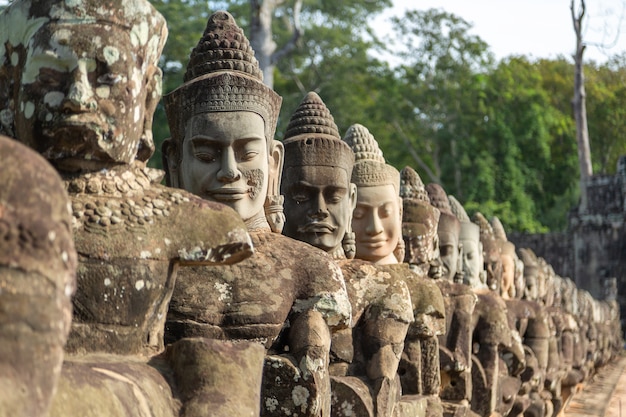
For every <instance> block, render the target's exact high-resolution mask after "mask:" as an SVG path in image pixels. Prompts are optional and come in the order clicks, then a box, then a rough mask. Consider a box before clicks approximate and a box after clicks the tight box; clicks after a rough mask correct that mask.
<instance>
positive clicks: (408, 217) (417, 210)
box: [400, 166, 440, 239]
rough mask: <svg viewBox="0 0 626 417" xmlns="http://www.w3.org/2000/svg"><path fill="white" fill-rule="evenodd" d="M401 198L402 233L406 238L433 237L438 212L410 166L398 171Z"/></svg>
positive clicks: (435, 232)
mask: <svg viewBox="0 0 626 417" xmlns="http://www.w3.org/2000/svg"><path fill="white" fill-rule="evenodd" d="M400 197H401V198H402V235H403V236H405V237H408V238H420V237H422V236H423V237H425V238H426V239H433V238H434V237H435V235H436V234H437V225H438V223H439V216H440V212H439V210H438V209H437V208H435V207H434V206H432V205H431V204H430V198H429V197H428V193H427V192H426V188H425V187H424V183H423V182H422V179H421V178H420V176H419V174H418V173H417V172H416V171H415V170H414V169H413V168H411V167H408V166H407V167H404V168H403V169H402V171H401V172H400Z"/></svg>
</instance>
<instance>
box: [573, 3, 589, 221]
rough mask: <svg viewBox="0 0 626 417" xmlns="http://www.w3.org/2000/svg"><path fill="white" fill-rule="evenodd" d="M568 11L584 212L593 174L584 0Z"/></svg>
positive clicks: (582, 207)
mask: <svg viewBox="0 0 626 417" xmlns="http://www.w3.org/2000/svg"><path fill="white" fill-rule="evenodd" d="M570 11H571V15H572V23H573V25H574V33H575V34H576V50H575V52H574V68H575V70H574V98H573V99H572V107H573V110H574V119H575V120H576V141H577V143H578V161H579V165H580V206H579V211H580V212H581V213H584V212H585V211H586V209H587V180H588V179H589V177H591V175H592V174H593V167H592V165H591V150H590V149H589V130H588V127H587V109H586V102H585V74H584V66H583V54H584V52H585V47H586V46H585V44H584V42H583V18H584V17H585V11H586V7H585V0H580V5H579V6H578V8H577V10H575V1H574V0H571V2H570Z"/></svg>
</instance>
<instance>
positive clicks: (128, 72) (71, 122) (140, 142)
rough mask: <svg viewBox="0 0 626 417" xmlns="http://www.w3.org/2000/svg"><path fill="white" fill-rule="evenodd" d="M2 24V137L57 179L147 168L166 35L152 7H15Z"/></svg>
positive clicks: (129, 2)
mask: <svg viewBox="0 0 626 417" xmlns="http://www.w3.org/2000/svg"><path fill="white" fill-rule="evenodd" d="M0 26H2V27H3V28H7V30H3V31H1V32H0V45H1V46H0V60H4V63H3V68H2V70H0V85H1V86H2V87H0V90H2V89H3V88H6V89H7V90H8V91H7V90H4V91H0V121H1V123H0V125H1V126H0V129H2V130H3V131H4V132H5V133H7V134H9V135H11V136H13V137H15V138H17V139H18V140H19V141H21V142H23V143H25V144H26V145H28V146H30V147H32V148H34V149H36V150H37V151H38V152H39V153H41V154H42V155H43V156H44V157H45V158H47V159H48V160H49V161H50V162H51V163H52V164H53V165H55V166H56V167H57V168H58V169H59V170H61V171H93V170H100V169H102V168H107V167H111V166H115V165H119V164H127V163H130V162H132V161H134V160H135V159H138V160H141V161H147V160H148V158H149V157H150V156H151V155H152V152H153V151H154V143H153V141H152V116H153V112H154V110H155V108H156V105H157V103H158V101H159V99H160V95H161V71H160V69H159V68H158V67H157V63H158V59H159V56H160V53H161V50H162V48H163V45H164V43H165V39H166V37H167V28H166V25H165V20H164V19H163V17H162V16H161V15H160V14H159V13H158V12H157V11H156V9H154V8H153V7H152V6H151V5H150V3H149V2H148V1H146V0H111V1H108V2H106V3H103V2H101V1H98V0H85V1H80V2H76V1H61V0H18V1H15V2H14V3H13V4H12V5H11V6H10V7H9V8H7V9H6V10H5V11H4V13H3V14H2V16H1V17H0Z"/></svg>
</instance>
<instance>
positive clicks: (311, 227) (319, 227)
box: [298, 222, 337, 233]
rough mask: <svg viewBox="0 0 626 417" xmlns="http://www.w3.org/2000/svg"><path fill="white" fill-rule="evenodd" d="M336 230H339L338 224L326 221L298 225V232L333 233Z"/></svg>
mask: <svg viewBox="0 0 626 417" xmlns="http://www.w3.org/2000/svg"><path fill="white" fill-rule="evenodd" d="M335 230H337V226H333V225H332V224H330V223H324V222H314V223H307V224H305V225H302V226H298V232H300V233H333V232H334V231H335Z"/></svg>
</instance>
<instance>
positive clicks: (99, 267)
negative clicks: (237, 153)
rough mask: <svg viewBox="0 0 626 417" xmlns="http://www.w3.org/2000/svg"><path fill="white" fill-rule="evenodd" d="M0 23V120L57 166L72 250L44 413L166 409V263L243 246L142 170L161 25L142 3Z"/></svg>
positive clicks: (245, 242) (15, 15) (225, 217)
mask: <svg viewBox="0 0 626 417" xmlns="http://www.w3.org/2000/svg"><path fill="white" fill-rule="evenodd" d="M0 27H2V28H3V30H2V31H0V37H1V38H2V39H0V45H2V47H1V49H0V57H1V58H0V59H2V60H3V65H2V67H1V68H2V69H1V72H0V74H1V75H0V78H2V80H1V81H2V82H0V86H1V87H0V89H2V93H0V97H2V99H0V112H1V114H2V126H3V129H4V130H5V131H6V132H10V133H12V134H13V137H15V138H16V139H17V140H18V141H20V142H22V143H24V144H27V145H29V146H30V147H32V148H34V149H35V150H37V151H38V152H39V153H41V154H42V155H43V156H44V157H45V158H46V159H47V160H48V161H49V162H51V163H52V165H54V166H55V167H56V169H57V170H58V171H59V173H60V174H61V177H62V179H63V181H64V185H65V189H66V190H67V192H68V194H69V197H70V203H71V209H72V219H71V228H72V232H73V237H74V241H75V245H76V250H77V252H78V273H77V286H76V293H75V295H74V299H73V307H74V315H73V322H72V327H71V332H70V335H69V339H68V342H67V346H66V350H67V352H69V353H71V354H72V355H70V356H68V355H66V360H65V363H64V365H63V371H62V375H61V379H60V381H59V389H58V393H57V395H56V396H55V398H54V400H53V403H52V408H51V415H52V416H57V415H85V414H86V411H85V410H86V409H88V410H89V413H90V415H98V416H105V415H106V416H119V415H128V414H132V415H175V414H176V413H177V410H178V408H179V406H178V405H177V400H175V399H174V397H175V396H178V394H177V393H176V392H175V389H176V388H172V387H171V386H170V385H169V384H168V382H167V380H166V378H165V377H164V376H163V375H162V374H161V373H160V372H159V371H158V369H159V370H163V369H165V368H167V367H168V366H169V365H168V364H167V363H165V360H164V358H162V357H157V356H155V355H156V354H158V353H160V352H161V351H162V350H163V332H164V325H165V316H166V312H167V308H168V304H169V300H170V296H171V293H172V290H173V288H174V282H175V280H176V277H177V272H178V271H179V270H181V269H184V267H185V264H189V263H191V264H203V263H232V262H237V261H239V260H242V259H244V258H246V257H248V256H250V254H251V253H252V248H251V243H250V237H249V235H248V234H247V231H246V228H245V225H244V223H243V222H242V220H241V218H240V217H239V216H238V215H237V213H235V211H234V210H232V209H230V208H228V207H225V206H223V205H221V204H216V203H211V202H207V201H204V200H202V199H200V198H197V197H194V196H193V195H191V194H189V193H186V192H184V191H179V190H173V189H169V188H166V187H164V186H161V185H160V184H159V182H160V180H161V177H162V175H161V173H159V172H157V171H155V170H151V169H148V168H146V166H145V161H146V160H147V159H148V158H149V156H150V154H151V153H152V150H153V148H154V146H153V144H152V133H151V124H152V114H153V111H154V109H155V107H156V105H157V102H158V101H159V95H160V81H161V72H160V70H159V68H158V67H157V63H158V59H159V55H160V52H161V49H162V47H163V44H164V42H165V37H166V27H165V21H164V19H163V17H162V16H161V15H160V14H159V13H158V12H157V11H156V10H155V9H154V8H153V7H152V6H151V5H150V3H149V2H147V1H145V0H124V1H122V0H113V1H110V2H107V3H106V4H104V3H102V2H100V1H82V2H65V1H60V0H41V1H34V0H18V1H15V2H13V3H12V4H11V5H10V6H9V7H8V8H7V9H5V10H4V12H3V14H2V15H1V17H0ZM5 28H8V30H4V29H5ZM6 80H8V82H5V81H6ZM5 89H8V91H6V90H5ZM190 219H193V221H190ZM148 361H149V362H150V363H149V364H148ZM164 372H165V371H164ZM173 390H174V392H173ZM148 404H149V406H148ZM121 410H125V411H124V412H122V411H121Z"/></svg>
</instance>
